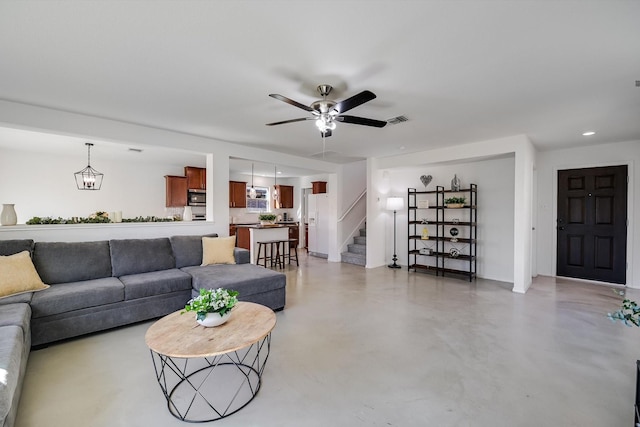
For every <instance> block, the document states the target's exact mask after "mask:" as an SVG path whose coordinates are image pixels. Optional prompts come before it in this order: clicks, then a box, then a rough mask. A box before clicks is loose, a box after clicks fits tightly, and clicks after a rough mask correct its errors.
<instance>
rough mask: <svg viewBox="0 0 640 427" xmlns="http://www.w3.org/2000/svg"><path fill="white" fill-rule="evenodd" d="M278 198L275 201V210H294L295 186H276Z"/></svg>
mask: <svg viewBox="0 0 640 427" xmlns="http://www.w3.org/2000/svg"><path fill="white" fill-rule="evenodd" d="M275 187H276V190H277V191H278V197H277V198H276V199H275V200H274V201H273V208H274V209H293V186H291V185H276V186H275Z"/></svg>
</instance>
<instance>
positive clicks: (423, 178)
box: [420, 175, 433, 188]
mask: <svg viewBox="0 0 640 427" xmlns="http://www.w3.org/2000/svg"><path fill="white" fill-rule="evenodd" d="M432 179H433V177H432V176H431V175H422V176H421V177H420V181H421V182H422V185H424V188H427V185H429V183H430V182H431V180H432Z"/></svg>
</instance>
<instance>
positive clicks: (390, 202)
mask: <svg viewBox="0 0 640 427" xmlns="http://www.w3.org/2000/svg"><path fill="white" fill-rule="evenodd" d="M400 209H404V199H403V198H402V197H388V198H387V210H389V211H393V258H392V259H393V264H389V266H388V267H389V268H400V265H398V263H397V261H398V256H397V255H396V253H397V252H396V212H397V211H398V210H400Z"/></svg>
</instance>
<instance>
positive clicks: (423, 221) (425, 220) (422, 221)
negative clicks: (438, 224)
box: [420, 218, 429, 224]
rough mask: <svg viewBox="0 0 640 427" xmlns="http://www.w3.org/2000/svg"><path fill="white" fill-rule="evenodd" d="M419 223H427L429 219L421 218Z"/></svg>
mask: <svg viewBox="0 0 640 427" xmlns="http://www.w3.org/2000/svg"><path fill="white" fill-rule="evenodd" d="M420 224H429V220H427V218H422V219H421V220H420Z"/></svg>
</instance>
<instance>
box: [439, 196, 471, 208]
mask: <svg viewBox="0 0 640 427" xmlns="http://www.w3.org/2000/svg"><path fill="white" fill-rule="evenodd" d="M466 201H467V198H466V197H449V198H446V199H444V205H445V206H446V207H447V208H462V207H464V204H465V203H466Z"/></svg>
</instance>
